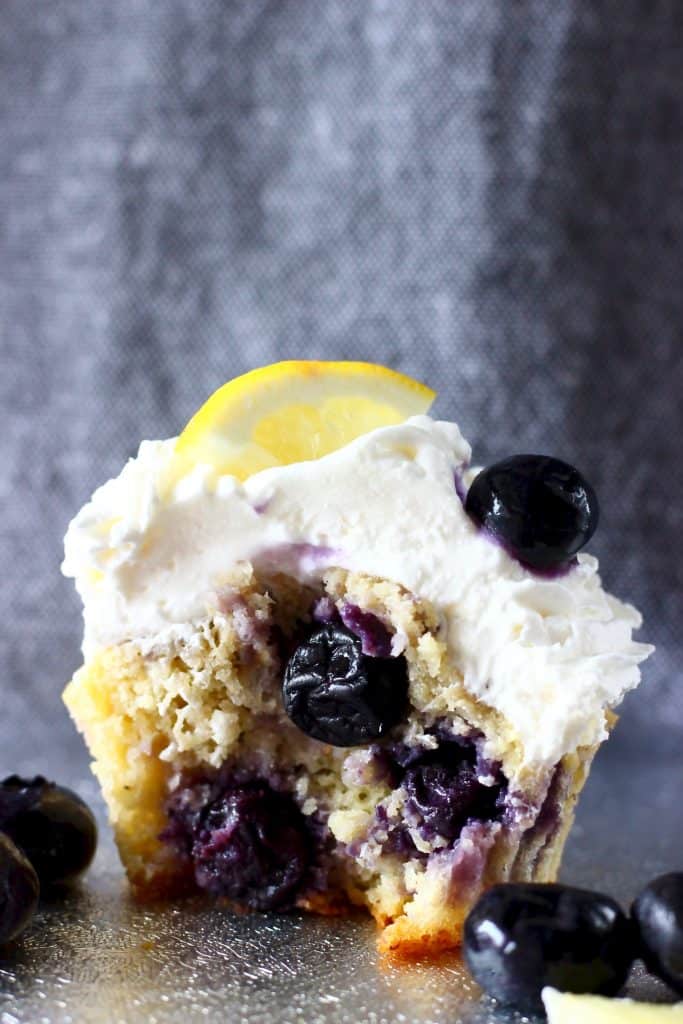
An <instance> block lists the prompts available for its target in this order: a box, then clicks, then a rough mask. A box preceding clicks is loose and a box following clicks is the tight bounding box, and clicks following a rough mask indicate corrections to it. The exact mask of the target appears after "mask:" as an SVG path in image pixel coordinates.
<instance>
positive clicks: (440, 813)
mask: <svg viewBox="0 0 683 1024" xmlns="http://www.w3.org/2000/svg"><path fill="white" fill-rule="evenodd" d="M403 787H404V789H405V791H406V794H407V800H406V807H407V809H408V810H409V811H412V812H413V813H416V814H418V815H419V816H420V817H421V819H422V829H423V832H424V833H425V838H431V837H432V836H433V835H434V834H436V835H440V836H443V837H444V838H446V839H455V838H456V837H457V836H458V835H459V834H460V832H461V830H462V828H463V826H464V825H465V824H466V822H467V821H468V820H470V819H476V820H478V821H487V820H488V821H490V820H493V819H495V818H497V817H500V811H499V810H498V809H497V808H496V801H497V799H498V797H499V795H500V791H501V787H500V786H484V785H482V784H481V782H479V780H478V778H477V772H476V769H475V766H474V765H473V764H472V763H471V760H470V759H469V758H467V757H466V756H465V753H464V751H463V750H462V748H461V747H459V746H458V745H457V744H445V745H443V746H442V747H441V748H440V749H439V750H438V751H437V752H436V753H435V754H434V755H428V756H427V758H425V760H424V761H423V762H421V763H419V764H417V765H413V766H412V767H409V768H408V769H407V771H406V774H405V778H404V780H403Z"/></svg>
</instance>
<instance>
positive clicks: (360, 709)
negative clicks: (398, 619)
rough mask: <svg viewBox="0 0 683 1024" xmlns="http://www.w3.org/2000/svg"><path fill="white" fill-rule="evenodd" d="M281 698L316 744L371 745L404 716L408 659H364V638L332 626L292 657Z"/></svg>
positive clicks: (318, 632) (297, 723) (316, 633)
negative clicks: (317, 742)
mask: <svg viewBox="0 0 683 1024" xmlns="http://www.w3.org/2000/svg"><path fill="white" fill-rule="evenodd" d="M282 700H283V706H284V709H285V712H286V713H287V715H288V716H289V717H290V718H291V720H292V721H293V722H294V724H295V725H297V726H298V727H299V729H301V731H302V732H304V733H306V735H307V736H311V737H312V738H313V739H315V740H320V741H321V742H322V743H330V744H332V745H333V746H336V747H354V746H358V745H360V744H363V743H369V742H370V741H371V740H375V739H378V738H379V737H380V736H385V735H386V734H387V732H388V731H389V729H391V727H392V726H394V725H396V724H397V723H398V722H400V721H401V719H402V718H403V716H404V715H405V711H406V707H407V702H408V672H407V668H406V663H405V659H404V658H402V657H399V658H374V657H370V656H368V655H365V654H363V651H362V643H361V640H360V639H359V637H357V636H355V635H354V634H353V633H351V632H350V630H348V629H345V628H344V627H343V626H340V625H337V624H335V623H328V624H327V625H325V626H323V627H321V628H318V629H316V630H315V632H313V633H312V634H311V636H310V637H309V638H308V640H306V641H305V642H304V643H302V644H300V645H299V647H297V649H296V650H295V651H294V653H293V654H292V656H291V658H290V659H289V661H288V663H287V667H286V669H285V674H284V680H283V683H282Z"/></svg>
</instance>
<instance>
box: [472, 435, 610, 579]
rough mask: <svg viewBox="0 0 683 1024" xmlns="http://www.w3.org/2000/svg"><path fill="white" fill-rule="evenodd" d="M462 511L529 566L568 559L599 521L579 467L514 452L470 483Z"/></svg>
mask: <svg viewBox="0 0 683 1024" xmlns="http://www.w3.org/2000/svg"><path fill="white" fill-rule="evenodd" d="M465 509H466V511H467V513H468V515H469V516H470V517H471V518H472V519H473V520H474V521H475V522H476V523H479V524H480V525H481V526H483V527H484V529H485V530H486V531H487V532H488V533H490V534H492V535H493V536H494V537H495V538H496V539H497V540H498V541H499V542H500V543H501V544H502V546H503V547H504V548H505V549H506V550H507V551H509V553H510V554H511V555H513V556H514V557H515V558H517V559H518V560H519V561H520V562H523V563H524V564H525V565H527V566H529V567H530V568H532V569H540V570H544V569H545V570H547V569H555V568H558V567H560V566H563V565H565V564H566V563H568V562H570V561H571V559H572V558H573V557H574V555H575V554H576V553H577V551H580V550H581V548H582V547H583V546H584V545H585V544H586V543H587V542H588V541H589V540H590V538H591V537H592V536H593V534H594V533H595V530H596V528H597V525H598V517H599V509H598V499H597V497H596V494H595V491H594V490H593V488H592V487H591V485H590V484H589V483H588V481H587V480H586V479H585V478H584V477H583V476H582V475H581V473H579V471H578V469H575V468H574V467H573V466H570V465H569V464H568V463H567V462H562V460H561V459H555V458H551V457H550V456H549V455H513V456H512V457H511V458H509V459H503V461H502V462H496V463H494V464H493V465H492V466H488V467H487V468H486V469H483V470H482V471H481V472H480V473H479V474H478V475H477V476H476V477H475V479H474V480H473V481H472V484H471V486H470V489H469V491H468V492H467V497H466V499H465Z"/></svg>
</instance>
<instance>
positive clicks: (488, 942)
mask: <svg viewBox="0 0 683 1024" xmlns="http://www.w3.org/2000/svg"><path fill="white" fill-rule="evenodd" d="M635 947H636V942H635V937H634V929H633V926H632V924H631V922H630V921H629V919H628V918H627V917H626V915H625V914H624V913H623V912H622V910H621V909H620V907H619V906H618V904H617V903H615V901H614V900H612V899H610V898H609V897H608V896H603V895H602V894H600V893H595V892H588V891H586V890H584V889H574V888H571V887H569V886H565V885H550V884H545V885H544V884H507V885H496V886H494V887H493V888H492V889H489V891H488V892H486V893H484V895H483V896H482V897H481V899H480V900H479V901H478V903H477V904H476V905H475V906H474V907H473V909H472V910H471V911H470V913H469V915H468V917H467V920H466V921H465V934H464V955H465V960H466V963H467V966H468V967H469V969H470V971H471V973H472V975H473V977H474V979H475V981H477V982H478V983H479V984H480V985H481V987H482V988H483V989H484V991H485V992H487V993H488V994H489V995H490V996H493V997H494V998H495V999H497V1000H499V1001H500V1002H501V1003H505V1004H508V1005H511V1006H514V1007H515V1008H517V1009H519V1010H522V1011H524V1012H535V1011H538V1010H542V1008H543V1004H542V1001H541V990H542V989H543V988H544V986H546V985H551V986H552V987H553V988H557V989H559V990H560V991H561V992H588V993H596V994H600V995H607V996H613V995H616V994H617V992H618V991H619V990H620V989H621V987H622V986H623V984H624V982H625V981H626V978H627V977H628V973H629V970H630V968H631V964H632V963H633V960H634V958H635V955H636V948H635Z"/></svg>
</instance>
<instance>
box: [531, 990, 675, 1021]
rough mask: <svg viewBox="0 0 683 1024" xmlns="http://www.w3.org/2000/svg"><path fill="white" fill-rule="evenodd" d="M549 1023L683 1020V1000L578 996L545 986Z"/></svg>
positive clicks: (544, 1000) (544, 993)
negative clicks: (640, 1000) (657, 1001)
mask: <svg viewBox="0 0 683 1024" xmlns="http://www.w3.org/2000/svg"><path fill="white" fill-rule="evenodd" d="M543 1002H544V1003H545V1009H546V1013H547V1014H548V1024H683V1003H677V1004H676V1005H675V1006H666V1005H660V1004H655V1003H637V1002H634V1001H633V1000H632V999H608V998H606V997H605V996H576V995H572V994H570V993H569V992H557V991H556V990H555V989H553V988H546V989H544V990H543Z"/></svg>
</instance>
